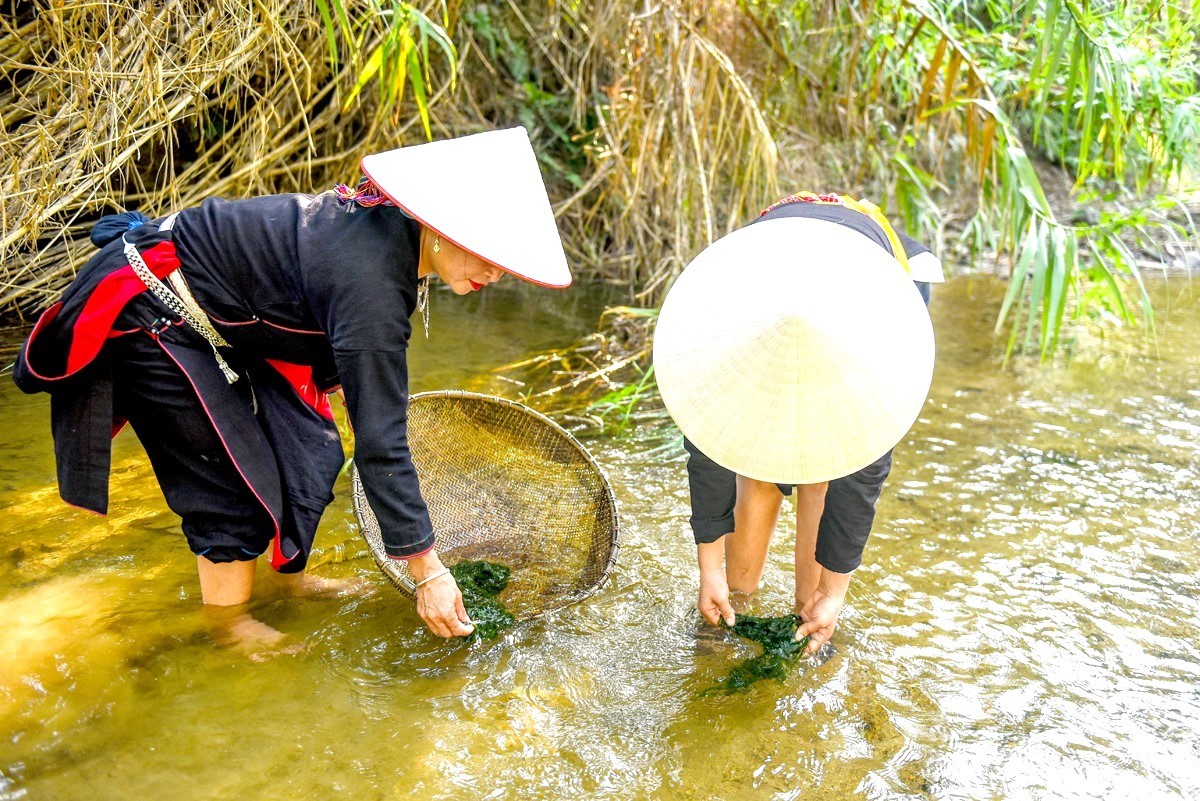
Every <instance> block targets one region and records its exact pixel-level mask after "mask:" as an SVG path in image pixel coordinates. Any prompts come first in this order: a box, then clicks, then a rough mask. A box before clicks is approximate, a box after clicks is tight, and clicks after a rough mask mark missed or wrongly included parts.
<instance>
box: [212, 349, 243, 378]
mask: <svg viewBox="0 0 1200 801" xmlns="http://www.w3.org/2000/svg"><path fill="white" fill-rule="evenodd" d="M213 356H216V357H217V367H220V368H221V372H222V373H223V374H224V375H225V380H226V381H228V382H229V383H230V384H232V383H233V382H235V381H237V380H238V374H237V373H235V372H234V371H233V368H232V367H230V366H229V365H228V364H227V363H226V361H225V359H223V358H222V357H221V354H220V353H219V352H218V351H217V348H216V346H215V345H214V346H213Z"/></svg>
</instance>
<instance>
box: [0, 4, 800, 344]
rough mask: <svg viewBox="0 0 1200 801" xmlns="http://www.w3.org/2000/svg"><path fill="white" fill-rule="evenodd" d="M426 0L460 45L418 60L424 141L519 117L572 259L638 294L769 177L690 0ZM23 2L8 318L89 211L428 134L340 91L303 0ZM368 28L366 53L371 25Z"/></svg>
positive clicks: (77, 261) (745, 94) (5, 82)
mask: <svg viewBox="0 0 1200 801" xmlns="http://www.w3.org/2000/svg"><path fill="white" fill-rule="evenodd" d="M346 5H347V10H348V12H349V13H351V14H358V15H364V14H366V13H367V12H368V9H369V6H368V5H367V3H366V2H365V1H363V2H349V3H347V4H346ZM421 5H422V6H424V7H426V8H425V10H426V12H427V13H428V14H429V15H430V16H431V17H433V18H436V19H442V20H444V21H445V22H446V23H447V27H448V29H449V30H450V31H451V32H452V33H453V34H454V35H455V37H456V39H457V45H458V54H459V62H460V63H459V80H458V82H457V85H456V87H455V88H453V89H451V88H450V86H449V85H448V81H446V80H445V78H446V76H448V74H449V69H447V65H445V64H435V65H434V69H433V71H432V72H431V76H432V79H433V82H432V85H431V87H430V88H431V92H430V98H429V109H430V112H431V116H432V119H433V128H434V136H435V138H440V137H443V136H454V135H460V134H464V133H470V132H474V131H478V130H483V129H486V128H489V127H497V126H505V125H513V124H525V125H526V127H528V128H530V132H531V135H532V136H533V137H534V139H535V143H536V144H537V146H538V149H539V153H546V154H547V161H546V163H545V165H544V166H545V172H546V173H547V175H548V176H549V182H550V187H551V195H552V200H553V201H554V203H555V211H556V213H557V214H558V216H559V220H560V224H561V227H562V230H563V233H564V240H565V242H566V245H567V249H568V254H569V256H570V257H571V260H572V262H573V263H574V264H575V265H576V266H577V267H579V268H581V271H583V272H586V271H588V270H589V269H590V270H592V271H594V272H595V273H599V274H602V275H604V276H606V277H608V278H609V279H611V280H620V281H621V282H624V283H626V284H627V285H628V286H629V287H630V288H631V294H633V293H635V292H636V293H638V295H639V297H640V298H641V299H642V300H647V301H651V300H653V299H654V298H655V296H656V293H660V292H661V291H662V290H663V289H664V287H665V285H666V284H667V283H668V282H669V279H670V278H671V277H672V276H673V275H674V274H675V272H676V271H677V270H678V269H679V268H680V267H681V265H682V264H684V263H686V261H687V259H689V258H690V257H691V256H692V255H694V254H695V253H696V252H698V251H699V250H700V249H701V248H702V247H703V246H704V245H706V244H707V243H708V242H709V241H711V240H712V239H713V238H715V237H717V236H720V235H721V234H722V233H724V232H726V231H728V230H730V229H731V228H732V227H734V226H735V225H736V224H737V223H738V222H740V221H741V220H742V219H743V218H744V217H745V215H746V214H747V213H750V211H751V210H753V209H756V208H757V207H758V206H759V205H761V204H762V203H763V202H764V199H769V198H770V197H772V196H773V195H774V193H775V177H774V176H775V171H776V158H777V156H776V145H775V143H774V141H773V138H772V136H771V134H770V132H769V130H768V127H767V124H766V121H765V117H764V115H763V113H762V111H761V110H760V109H759V108H758V105H757V103H756V100H755V98H754V95H753V93H752V92H751V91H750V89H749V87H747V85H746V84H745V83H744V81H743V80H742V78H741V77H739V71H738V69H737V68H736V67H735V66H734V64H733V62H732V61H731V59H730V57H729V56H728V55H727V53H726V52H725V50H723V49H722V47H721V46H720V45H718V43H716V42H715V41H714V40H713V39H712V38H711V35H706V34H704V33H702V32H701V31H700V30H699V29H698V28H697V27H696V25H695V24H694V22H692V21H689V20H692V19H693V18H694V17H693V15H692V13H691V12H689V11H688V10H687V9H689V8H691V6H692V4H691V3H668V4H662V5H657V6H654V7H652V8H649V9H646V10H643V11H641V12H639V13H633V11H634V10H635V9H634V8H633V4H631V3H629V2H622V0H601V2H597V3H590V4H583V5H580V6H573V5H572V4H543V3H523V4H518V3H516V2H512V1H511V0H510V2H507V3H502V4H496V5H482V6H477V7H475V9H474V10H471V9H466V11H465V12H464V13H474V14H476V15H478V14H481V13H485V12H486V13H489V14H491V15H492V19H490V20H484V21H482V22H487V23H488V24H487V25H484V24H482V22H481V20H480V19H479V18H478V16H476V17H475V18H473V19H472V20H471V23H472V24H462V23H463V19H462V18H461V17H459V16H458V14H459V12H460V11H462V10H463V9H461V8H460V6H459V5H458V4H457V3H450V4H449V6H448V7H444V6H443V5H442V4H441V3H437V2H425V3H422V4H421ZM728 5H729V7H730V8H734V6H733V4H728ZM721 6H722V4H716V6H714V7H721ZM22 8H23V9H26V10H25V11H24V12H23V15H22V14H18V15H16V16H13V15H9V16H6V17H4V18H2V19H0V108H3V121H4V124H3V130H2V131H0V316H4V317H7V318H9V319H13V318H15V319H18V320H21V319H28V318H29V317H30V315H32V314H33V313H35V312H36V311H37V310H39V309H40V308H42V307H44V306H45V305H47V304H48V303H49V302H50V301H52V300H53V298H54V297H55V296H56V295H57V293H58V292H59V291H60V290H61V289H62V287H63V286H64V285H65V284H66V283H67V282H68V281H69V280H70V278H71V277H72V276H73V275H74V274H75V272H76V271H77V270H78V268H79V267H80V266H81V265H82V263H83V262H84V261H85V260H86V259H87V258H88V257H89V256H90V255H91V253H92V252H93V251H92V248H91V246H90V244H89V243H88V242H87V239H86V235H87V232H88V230H89V228H90V225H91V223H92V222H94V220H95V219H96V218H97V217H98V216H100V215H101V214H103V213H106V212H111V211H114V210H120V209H124V208H137V209H140V210H142V211H144V212H146V213H148V214H150V215H157V214H165V213H168V212H169V211H171V210H173V209H177V208H180V207H182V206H186V205H190V204H194V203H197V202H199V201H200V200H201V199H203V198H204V197H206V196H210V195H220V196H225V197H238V196H247V195H253V194H260V193H269V192H287V191H304V192H311V191H321V190H323V189H325V188H328V187H329V186H331V185H332V184H333V183H336V182H338V181H352V180H354V178H355V176H356V174H357V170H356V165H357V161H358V159H359V158H360V157H361V155H362V154H363V153H366V152H371V151H372V150H380V149H386V148H389V147H395V146H398V145H400V144H404V143H414V142H419V141H422V139H423V135H422V133H421V132H420V126H419V125H418V124H417V116H416V114H415V108H414V107H413V106H412V104H411V93H410V95H409V98H410V100H409V102H408V103H406V104H405V105H403V106H402V107H401V108H399V109H389V108H383V107H381V105H380V104H379V102H378V101H377V97H376V95H374V94H372V92H371V90H370V88H368V89H365V90H364V91H363V93H362V94H361V95H360V96H359V98H358V100H356V101H355V102H353V103H352V104H350V107H349V108H348V109H345V110H343V104H344V103H345V98H346V97H348V96H349V92H350V90H351V88H352V87H353V86H354V83H355V80H356V78H357V75H358V70H359V69H360V68H361V60H360V61H358V62H356V61H355V60H354V59H353V58H351V57H349V56H345V54H343V55H344V57H343V58H342V59H340V62H339V63H340V65H341V66H340V68H339V71H338V73H336V74H335V73H334V72H333V70H332V69H331V66H330V60H329V52H328V46H329V45H328V40H327V39H326V30H325V28H324V26H323V24H322V22H321V19H320V16H319V15H318V14H317V13H316V10H315V8H310V7H309V6H308V5H307V4H303V3H301V4H295V3H284V2H281V1H280V0H265V2H261V3H251V2H248V1H247V0H216V2H199V0H174V1H173V2H168V3H165V4H162V3H150V2H147V0H104V2H101V3H78V2H75V3H70V2H67V3H64V2H54V3H49V2H48V0H41V2H37V3H33V4H28V5H24V6H22ZM33 9H36V12H35V11H34V10H33ZM488 9H491V10H490V11H489V10H488ZM639 9H640V6H639ZM443 14H445V15H446V16H443ZM597 21H601V22H600V23H597ZM730 24H731V25H733V24H736V21H735V22H733V23H730ZM364 30H367V31H368V40H367V41H366V42H365V45H366V47H364V48H362V49H361V50H360V51H359V53H360V54H361V52H363V51H365V50H367V49H369V45H370V44H371V41H370V37H371V36H375V37H378V36H379V35H381V33H380V30H381V29H377V28H370V27H367V28H364ZM497 31H499V33H497ZM509 32H515V34H520V35H515V34H510V33H509ZM734 33H737V31H734ZM736 38H737V37H736V36H732V37H731V40H733V39H736ZM521 42H528V43H533V44H530V45H528V48H527V47H526V45H523V44H521ZM344 50H346V48H345V47H344V46H343V51H344ZM435 56H436V54H435ZM517 57H520V58H521V59H524V64H525V66H524V67H522V66H520V65H519V64H516V65H514V59H516V58H517ZM360 58H361V57H360ZM522 70H524V72H525V74H517V73H520V72H521V71H522ZM439 79H440V83H439ZM531 93H532V94H531ZM538 93H540V94H538ZM535 94H536V95H537V96H536V97H534V95H535ZM531 98H532V99H531ZM531 109H532V111H531ZM581 130H586V131H591V132H592V133H590V134H588V135H587V136H586V137H581V136H580V135H579V134H578V133H577V132H578V131H581ZM564 153H565V154H566V156H565V158H569V159H571V160H572V161H573V163H564V162H563V161H562V160H561V159H563V158H564V156H563V155H562V154H564ZM554 154H558V155H557V156H555V155H554ZM555 158H558V159H560V161H555ZM735 187H736V189H735Z"/></svg>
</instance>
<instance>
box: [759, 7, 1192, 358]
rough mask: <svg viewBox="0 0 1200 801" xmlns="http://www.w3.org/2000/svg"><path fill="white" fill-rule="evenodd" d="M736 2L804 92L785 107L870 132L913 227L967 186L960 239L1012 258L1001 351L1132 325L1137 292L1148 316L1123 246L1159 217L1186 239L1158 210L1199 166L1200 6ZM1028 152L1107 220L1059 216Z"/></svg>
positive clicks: (932, 220) (835, 130)
mask: <svg viewBox="0 0 1200 801" xmlns="http://www.w3.org/2000/svg"><path fill="white" fill-rule="evenodd" d="M741 6H742V8H743V10H744V11H745V12H746V13H747V14H748V15H750V16H751V17H753V18H754V19H755V21H756V28H757V29H758V30H759V31H760V33H762V34H763V35H764V37H766V38H768V39H773V41H772V46H773V47H772V49H773V51H774V52H775V54H776V56H777V60H779V61H782V62H783V63H784V65H785V69H784V70H783V71H782V73H781V74H782V76H783V80H781V81H779V82H778V84H777V91H778V93H779V95H780V96H781V97H783V98H786V99H787V100H788V102H791V103H792V105H793V106H795V105H796V103H795V99H796V98H809V100H808V101H807V102H802V103H801V104H800V105H801V106H802V107H801V108H800V109H799V110H798V112H795V113H798V114H799V115H804V114H806V113H807V114H809V115H811V116H813V117H815V118H816V119H818V120H819V121H821V122H819V123H818V125H819V134H820V135H822V136H824V137H840V138H842V139H845V140H848V141H865V142H867V143H869V147H871V148H873V149H874V150H875V151H876V152H875V154H874V155H872V156H871V157H870V158H869V159H868V161H869V163H871V164H873V165H874V166H875V168H876V169H877V170H878V172H879V173H880V174H881V175H882V176H883V178H882V181H881V182H882V183H883V186H882V187H880V188H881V189H882V190H884V192H885V193H886V195H887V196H888V197H886V198H885V201H884V204H883V205H884V206H885V207H887V208H888V210H889V211H890V212H892V213H893V214H896V215H897V216H898V217H899V218H900V219H901V220H902V221H903V222H904V223H905V225H906V226H907V227H909V228H910V230H914V232H921V231H924V232H928V231H929V230H931V229H932V228H934V227H936V226H937V224H938V219H939V218H940V217H941V216H942V214H943V211H942V209H941V208H939V205H938V203H937V202H936V201H935V199H934V198H935V194H941V193H943V192H954V191H956V190H957V191H960V192H961V190H963V189H964V188H970V186H972V185H974V186H975V188H976V191H977V195H978V205H977V208H976V210H975V212H974V214H973V216H972V218H971V219H970V220H969V221H968V222H967V224H966V226H965V231H964V237H965V239H966V241H967V242H968V243H970V244H971V246H972V247H973V248H974V249H975V250H976V251H977V252H978V251H992V252H995V253H996V254H997V257H1005V258H1007V260H1008V262H1009V263H1010V264H1012V265H1013V267H1012V284H1011V285H1010V291H1009V295H1008V298H1006V301H1005V304H1004V308H1003V310H1002V312H1001V314H1000V318H999V320H998V321H997V331H998V332H1000V331H1002V330H1004V328H1005V326H1007V327H1008V352H1009V353H1011V352H1013V351H1014V350H1017V349H1031V350H1036V351H1038V352H1040V353H1041V354H1042V356H1043V358H1045V357H1048V356H1049V355H1050V354H1051V353H1052V352H1054V350H1055V348H1056V347H1057V345H1058V343H1059V342H1060V337H1061V332H1062V328H1063V324H1064V320H1068V319H1070V318H1071V317H1072V316H1074V317H1078V316H1083V315H1096V314H1101V313H1102V314H1109V315H1112V316H1113V318H1114V319H1119V320H1122V321H1125V322H1129V323H1135V322H1137V321H1138V319H1139V316H1138V315H1135V314H1133V313H1131V311H1130V310H1131V309H1132V308H1134V306H1133V304H1131V303H1130V302H1129V300H1128V295H1129V292H1130V291H1131V288H1132V291H1133V292H1135V293H1136V294H1137V295H1138V297H1139V301H1140V303H1139V304H1138V308H1140V319H1141V320H1142V321H1144V322H1145V323H1146V324H1147V325H1148V326H1149V327H1151V329H1152V326H1153V312H1152V309H1151V307H1150V305H1149V302H1148V298H1147V296H1146V294H1145V291H1144V287H1143V284H1142V278H1141V274H1140V270H1139V261H1138V259H1136V258H1134V256H1133V254H1132V251H1131V245H1132V243H1133V242H1149V241H1151V240H1152V236H1151V234H1150V230H1149V229H1151V228H1154V227H1158V228H1160V229H1161V228H1163V227H1167V228H1172V229H1174V230H1175V231H1176V232H1178V233H1180V234H1181V235H1183V236H1189V235H1190V236H1192V237H1194V236H1195V232H1194V230H1192V231H1188V230H1183V229H1182V227H1181V226H1180V224H1179V223H1173V222H1171V221H1170V220H1169V219H1168V218H1167V217H1166V215H1165V214H1164V213H1162V212H1163V209H1165V208H1167V207H1170V206H1171V205H1172V204H1174V203H1177V202H1179V200H1180V199H1181V198H1184V197H1187V195H1188V191H1189V190H1192V191H1194V189H1195V181H1196V177H1197V175H1200V101H1198V97H1197V96H1198V91H1197V90H1198V87H1200V51H1198V49H1197V46H1196V43H1197V41H1198V39H1200V36H1198V35H1200V15H1198V14H1197V13H1196V12H1195V11H1194V10H1192V9H1191V8H1190V6H1189V5H1188V4H1185V3H1180V2H1166V1H1165V0H1154V1H1153V2H1142V3H1131V2H1129V3H1123V4H1122V7H1123V11H1122V13H1116V12H1115V11H1114V9H1113V8H1111V4H1099V3H1088V2H1086V1H1084V0H1080V1H1076V0H1028V1H1026V2H1014V1H1013V0H1007V1H1004V0H978V1H977V2H951V3H942V4H926V3H921V2H916V0H890V1H888V2H880V3H875V4H852V3H847V4H834V5H830V4H824V3H818V2H815V0H792V1H791V2H785V3H769V2H765V0H742V2H741ZM770 88H771V87H770V85H768V89H770ZM775 107H776V108H782V107H783V106H782V104H781V103H780V104H776V105H775ZM828 109H836V110H837V111H838V113H837V114H836V115H829V114H828V112H827V110H828ZM1031 154H1032V155H1031ZM1035 158H1037V159H1041V160H1045V161H1048V162H1050V163H1053V164H1057V165H1059V166H1060V167H1061V168H1063V169H1065V170H1067V171H1068V172H1069V173H1070V175H1071V176H1072V180H1073V181H1074V194H1075V200H1077V201H1078V202H1082V203H1089V202H1099V203H1100V204H1101V206H1102V207H1103V208H1104V209H1105V211H1104V212H1103V213H1102V214H1101V215H1100V217H1101V218H1102V221H1101V222H1100V223H1098V224H1093V225H1084V226H1075V225H1071V224H1069V223H1067V222H1064V221H1063V220H1060V219H1058V217H1057V216H1056V208H1055V206H1054V205H1052V204H1051V203H1050V202H1049V200H1048V199H1047V196H1046V192H1045V190H1044V188H1043V183H1042V178H1041V177H1040V176H1039V173H1038V171H1037V170H1035V168H1034V159H1035ZM1056 205H1057V207H1058V208H1057V211H1058V212H1061V211H1062V206H1063V204H1062V202H1061V201H1060V202H1057V203H1056ZM1160 235H1161V232H1160Z"/></svg>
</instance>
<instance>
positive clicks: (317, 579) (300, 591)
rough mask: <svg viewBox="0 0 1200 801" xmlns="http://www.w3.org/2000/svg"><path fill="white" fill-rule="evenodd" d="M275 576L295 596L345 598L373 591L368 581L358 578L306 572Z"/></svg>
mask: <svg viewBox="0 0 1200 801" xmlns="http://www.w3.org/2000/svg"><path fill="white" fill-rule="evenodd" d="M275 578H276V579H277V580H278V582H279V585H280V586H281V587H283V588H284V590H285V591H286V592H287V593H288V594H289V595H292V596H294V597H296V598H345V597H348V596H365V595H370V594H372V593H373V592H375V587H374V586H373V585H372V584H371V583H370V582H368V581H365V580H364V579H360V578H348V579H335V578H322V577H321V576H312V575H309V574H308V573H279V574H276V576H275Z"/></svg>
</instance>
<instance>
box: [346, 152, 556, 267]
mask: <svg viewBox="0 0 1200 801" xmlns="http://www.w3.org/2000/svg"><path fill="white" fill-rule="evenodd" d="M362 171H363V172H364V173H365V174H366V176H367V177H368V178H370V179H371V181H372V182H374V184H375V185H376V186H377V187H379V189H380V190H381V191H382V192H383V193H384V194H385V195H387V196H388V198H389V199H390V200H391V201H392V202H393V203H395V204H396V205H397V206H399V207H400V208H402V209H404V210H405V211H406V212H408V213H409V214H410V215H412V216H413V217H415V218H416V219H417V220H419V221H420V222H422V223H424V224H425V225H427V226H428V227H430V228H432V229H433V230H435V231H437V232H438V233H439V234H441V235H442V237H443V238H445V239H448V240H450V241H451V242H453V243H454V244H456V245H458V246H459V247H461V248H463V249H464V250H468V251H470V252H471V253H474V254H475V255H476V256H479V257H480V258H481V259H483V260H485V261H488V262H491V263H492V264H494V265H496V266H497V267H500V268H501V269H503V270H505V271H506V272H510V273H512V274H513V275H515V276H517V277H518V278H524V279H525V280H526V281H531V282H533V283H535V284H541V285H542V286H548V287H557V288H561V287H567V286H570V285H571V271H570V269H569V268H568V267H567V257H566V254H565V253H564V252H563V247H562V240H560V239H559V236H558V226H557V225H556V224H555V222H554V212H553V211H551V209H550V198H548V197H547V196H546V186H545V184H544V183H542V172H541V169H539V167H538V163H537V157H536V156H534V154H533V146H532V145H531V144H530V142H529V134H528V133H526V131H525V129H524V128H508V129H506V130H502V131H487V132H485V133H479V134H474V135H472V136H464V137H461V138H458V139H443V140H441V141H437V142H429V143H427V144H424V145H412V146H410V147H402V148H399V149H397V150H388V151H387V152H384V153H374V154H372V155H370V156H366V157H365V158H363V160H362Z"/></svg>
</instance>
